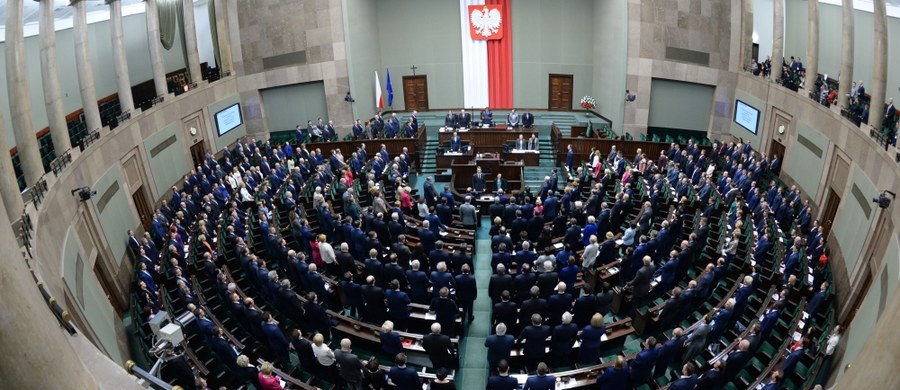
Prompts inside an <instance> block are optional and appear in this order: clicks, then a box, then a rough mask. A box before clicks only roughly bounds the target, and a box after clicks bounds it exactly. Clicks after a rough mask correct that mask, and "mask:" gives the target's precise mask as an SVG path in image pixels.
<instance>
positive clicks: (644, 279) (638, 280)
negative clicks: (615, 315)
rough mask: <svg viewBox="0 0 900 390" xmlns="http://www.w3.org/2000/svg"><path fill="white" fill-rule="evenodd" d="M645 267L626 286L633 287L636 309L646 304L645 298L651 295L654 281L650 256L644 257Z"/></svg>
mask: <svg viewBox="0 0 900 390" xmlns="http://www.w3.org/2000/svg"><path fill="white" fill-rule="evenodd" d="M642 261H643V263H644V266H643V267H641V268H640V269H639V270H638V271H637V272H636V273H635V274H634V278H633V279H631V281H629V282H628V283H626V285H628V286H631V288H632V291H631V299H632V303H633V305H634V307H635V308H640V307H641V306H642V305H643V304H644V298H645V297H647V295H648V294H650V282H651V281H653V272H654V271H655V267H653V264H652V262H653V261H652V260H651V258H650V256H644V258H643V260H642Z"/></svg>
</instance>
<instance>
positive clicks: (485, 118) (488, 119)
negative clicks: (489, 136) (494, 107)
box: [481, 107, 494, 126]
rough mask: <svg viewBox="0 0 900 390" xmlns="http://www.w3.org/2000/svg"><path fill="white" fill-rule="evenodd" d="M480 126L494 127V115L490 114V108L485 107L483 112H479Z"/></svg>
mask: <svg viewBox="0 0 900 390" xmlns="http://www.w3.org/2000/svg"><path fill="white" fill-rule="evenodd" d="M481 124H482V125H488V126H493V125H494V113H493V112H491V108H490V107H485V108H484V111H482V112H481Z"/></svg>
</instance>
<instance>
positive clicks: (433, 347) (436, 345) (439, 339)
mask: <svg viewBox="0 0 900 390" xmlns="http://www.w3.org/2000/svg"><path fill="white" fill-rule="evenodd" d="M422 347H423V348H425V353H427V354H428V358H429V359H431V367H433V368H434V369H438V368H446V369H448V370H450V369H453V368H454V367H455V366H456V364H455V362H454V359H453V356H456V352H455V351H454V350H453V343H452V342H451V341H450V337H447V336H446V335H443V334H441V324H439V323H437V322H435V323H433V324H431V333H429V334H427V335H425V336H424V337H422Z"/></svg>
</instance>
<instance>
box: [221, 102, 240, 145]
mask: <svg viewBox="0 0 900 390" xmlns="http://www.w3.org/2000/svg"><path fill="white" fill-rule="evenodd" d="M243 123H244V120H243V118H242V117H241V104H240V103H235V104H233V105H230V106H228V107H227V108H225V109H224V110H222V111H219V112H217V113H216V129H217V130H218V132H219V136H220V137H221V136H223V135H225V133H227V132H229V131H231V130H234V129H235V128H237V127H238V126H240V125H241V124H243Z"/></svg>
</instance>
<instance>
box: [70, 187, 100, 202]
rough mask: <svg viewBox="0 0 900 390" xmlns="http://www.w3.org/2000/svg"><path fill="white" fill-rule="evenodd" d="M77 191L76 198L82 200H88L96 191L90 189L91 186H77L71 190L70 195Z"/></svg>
mask: <svg viewBox="0 0 900 390" xmlns="http://www.w3.org/2000/svg"><path fill="white" fill-rule="evenodd" d="M76 192H77V193H78V198H80V199H81V201H82V202H84V201H86V200H90V199H91V197H92V196H94V195H97V191H94V190H92V189H91V187H79V188H76V189H74V190H72V195H75V193H76Z"/></svg>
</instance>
